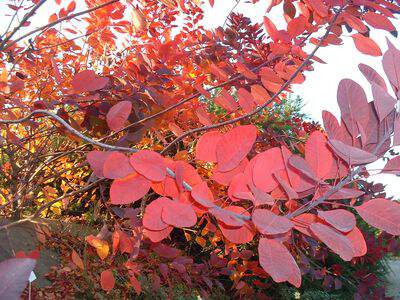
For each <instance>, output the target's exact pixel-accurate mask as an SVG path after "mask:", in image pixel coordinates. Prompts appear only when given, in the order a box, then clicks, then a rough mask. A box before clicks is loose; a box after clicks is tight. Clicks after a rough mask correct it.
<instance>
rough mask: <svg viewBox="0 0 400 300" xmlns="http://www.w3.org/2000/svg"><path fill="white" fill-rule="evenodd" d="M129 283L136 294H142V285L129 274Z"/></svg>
mask: <svg viewBox="0 0 400 300" xmlns="http://www.w3.org/2000/svg"><path fill="white" fill-rule="evenodd" d="M129 282H130V284H131V285H132V286H133V288H134V290H135V292H136V294H138V295H139V294H140V293H141V292H142V285H141V284H140V281H139V280H137V278H136V277H135V275H134V274H131V275H130V276H129Z"/></svg>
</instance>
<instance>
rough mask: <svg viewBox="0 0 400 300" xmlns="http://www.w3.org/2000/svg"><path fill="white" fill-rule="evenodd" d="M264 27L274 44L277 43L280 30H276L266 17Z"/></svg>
mask: <svg viewBox="0 0 400 300" xmlns="http://www.w3.org/2000/svg"><path fill="white" fill-rule="evenodd" d="M264 26H265V29H266V30H267V33H268V35H269V36H270V38H271V39H272V40H273V41H274V42H277V41H278V37H279V33H278V29H276V26H275V24H274V23H273V22H272V21H271V20H270V19H269V18H268V17H266V16H264Z"/></svg>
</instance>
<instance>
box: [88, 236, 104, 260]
mask: <svg viewBox="0 0 400 300" xmlns="http://www.w3.org/2000/svg"><path fill="white" fill-rule="evenodd" d="M86 241H87V242H88V243H89V245H90V246H92V247H94V248H96V251H97V255H98V256H99V257H100V258H101V259H102V260H104V259H105V258H106V257H107V256H108V253H109V252H110V246H109V245H108V243H107V242H106V241H103V240H101V239H98V238H96V237H94V236H93V235H89V236H87V237H86Z"/></svg>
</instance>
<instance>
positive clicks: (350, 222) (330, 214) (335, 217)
mask: <svg viewBox="0 0 400 300" xmlns="http://www.w3.org/2000/svg"><path fill="white" fill-rule="evenodd" d="M318 217H319V218H321V219H322V220H324V221H325V222H327V223H328V224H330V225H332V226H333V227H335V228H336V229H337V230H340V231H342V232H349V231H351V230H353V228H354V227H355V226H356V217H355V216H354V215H353V214H352V213H351V212H349V211H347V210H345V209H333V210H328V211H321V210H320V211H318Z"/></svg>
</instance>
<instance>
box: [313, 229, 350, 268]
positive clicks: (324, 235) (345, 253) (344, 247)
mask: <svg viewBox="0 0 400 300" xmlns="http://www.w3.org/2000/svg"><path fill="white" fill-rule="evenodd" d="M310 230H311V231H312V233H313V234H315V236H316V237H317V238H318V239H319V240H320V241H321V242H323V243H324V244H325V245H327V246H328V247H329V248H330V249H331V250H332V251H333V252H335V253H337V254H338V255H339V256H340V257H341V258H342V259H343V260H345V261H350V260H351V259H352V258H353V257H354V251H353V247H352V244H351V243H350V241H349V239H348V238H347V237H346V236H345V235H343V234H342V233H340V232H339V231H337V230H335V229H333V228H332V227H329V226H328V225H324V224H321V223H313V224H311V225H310Z"/></svg>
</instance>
